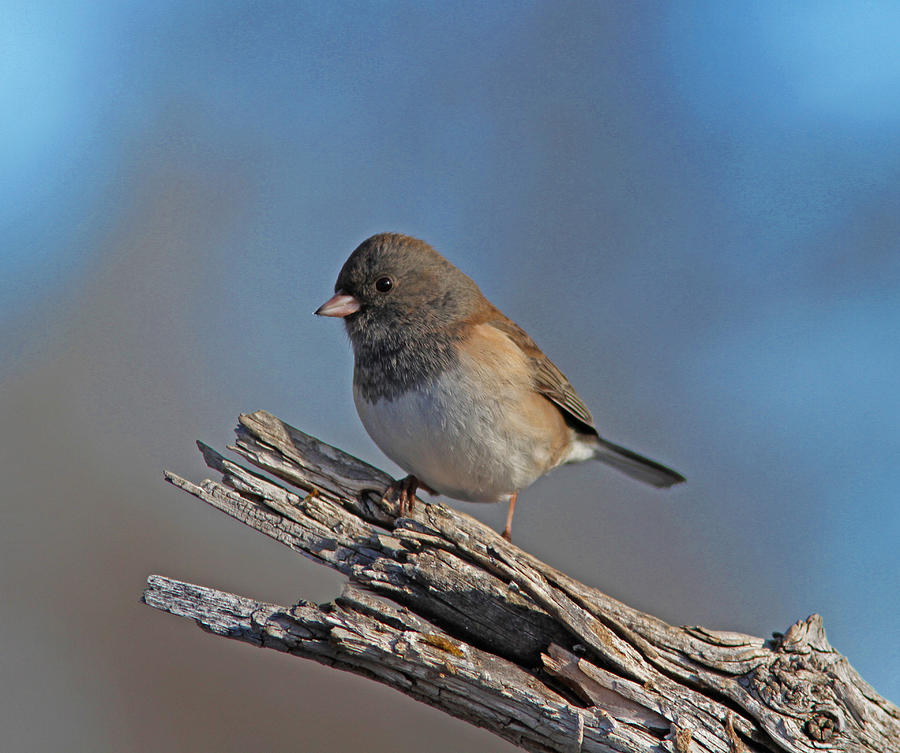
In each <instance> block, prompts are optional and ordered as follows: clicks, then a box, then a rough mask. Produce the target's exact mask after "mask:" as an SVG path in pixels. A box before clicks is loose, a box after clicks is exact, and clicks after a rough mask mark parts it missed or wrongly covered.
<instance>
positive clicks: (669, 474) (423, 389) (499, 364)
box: [316, 233, 684, 539]
mask: <svg viewBox="0 0 900 753" xmlns="http://www.w3.org/2000/svg"><path fill="white" fill-rule="evenodd" d="M334 289H335V295H334V297H333V298H331V299H330V300H329V301H327V302H326V303H324V304H323V305H322V306H321V307H320V308H319V309H318V310H317V311H316V313H317V314H319V315H321V316H337V317H343V319H344V323H345V324H346V326H347V333H348V335H349V336H350V342H351V343H352V345H353V353H354V356H355V368H354V371H353V398H354V401H355V402H356V410H357V411H358V413H359V417H360V418H361V419H362V422H363V425H364V426H365V427H366V431H368V432H369V435H370V436H371V437H372V439H374V440H375V443H376V444H377V445H378V446H379V447H380V448H381V449H382V450H383V451H384V453H385V454H386V455H387V456H388V457H389V458H391V459H392V460H393V461H394V462H395V463H397V464H398V465H399V466H401V467H402V468H404V469H405V470H406V471H407V472H409V474H410V475H409V476H407V477H406V478H405V479H403V480H402V481H399V482H396V483H395V485H394V486H393V487H392V488H391V490H389V493H393V494H397V493H399V499H400V503H401V507H404V506H411V505H412V500H413V499H414V498H415V493H416V489H417V488H424V489H426V490H427V491H430V492H432V493H440V494H446V495H447V496H448V497H454V498H456V499H463V500H469V501H472V502H501V501H507V500H508V501H509V503H510V504H509V513H508V515H507V519H506V528H505V529H504V531H503V536H504V537H506V538H507V539H508V538H509V537H510V529H511V526H512V517H513V510H514V509H515V503H516V496H517V495H518V493H519V492H520V491H521V490H522V489H524V488H525V487H526V486H529V485H530V484H531V483H532V482H533V481H535V480H536V479H537V478H538V477H540V476H542V475H543V474H545V473H547V472H548V471H549V470H551V469H552V468H556V467H557V466H559V465H562V464H563V463H574V462H577V461H581V460H589V459H596V460H601V461H603V462H604V463H606V464H608V465H611V466H613V467H614V468H617V469H618V470H620V471H623V472H624V473H627V474H628V475H629V476H632V477H633V478H636V479H638V480H639V481H644V482H646V483H648V484H652V485H653V486H657V487H665V486H671V485H672V484H677V483H679V482H681V481H684V477H683V476H682V475H680V474H679V473H676V472H675V471H673V470H671V469H670V468H666V467H665V466H664V465H660V464H659V463H657V462H655V461H653V460H649V459H648V458H645V457H642V456H641V455H638V454H637V453H634V452H632V451H631V450H627V449H625V448H624V447H620V446H619V445H616V444H613V443H612V442H608V441H607V440H605V439H602V438H601V437H600V436H599V435H598V434H597V430H596V429H595V428H594V422H593V419H592V418H591V414H590V412H589V411H588V409H587V408H586V407H585V405H584V403H583V402H582V401H581V398H579V397H578V395H577V394H576V393H575V390H574V389H573V388H572V385H571V384H569V380H568V379H566V378H565V376H563V373H562V372H561V371H560V370H559V369H558V368H557V367H556V366H555V365H554V364H553V362H552V361H551V360H550V359H549V358H547V356H545V355H544V354H543V353H542V352H541V350H540V348H538V346H537V345H535V344H534V341H533V340H532V339H531V338H530V337H529V336H528V335H527V334H526V333H525V331H524V330H523V329H522V328H521V327H519V326H518V325H517V324H515V323H514V322H513V321H511V320H510V319H508V318H507V317H506V316H504V315H503V314H502V313H501V312H500V311H499V310H498V309H497V308H496V307H495V306H494V305H493V304H491V302H490V301H488V300H487V298H485V297H484V296H483V295H482V294H481V291H480V290H479V289H478V286H477V285H476V284H475V283H474V282H473V281H472V280H471V279H470V278H469V277H467V276H466V275H465V274H463V273H462V272H460V271H459V270H458V269H457V268H456V267H455V266H453V265H452V264H451V263H450V262H449V261H447V260H446V259H445V258H444V257H443V256H441V255H440V254H439V253H438V252H437V251H435V250H434V249H433V248H432V247H431V246H429V245H428V244H427V243H425V242H424V241H420V240H418V239H416V238H410V237H409V236H406V235H398V234H395V233H382V234H379V235H373V236H372V237H371V238H369V239H368V240H366V241H363V242H362V243H361V244H360V245H359V247H358V248H357V249H356V250H355V251H354V252H353V253H352V254H351V255H350V258H349V259H347V261H346V262H345V264H344V266H343V268H342V269H341V272H340V275H338V279H337V283H336V284H335V286H334Z"/></svg>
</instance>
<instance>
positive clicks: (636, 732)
mask: <svg viewBox="0 0 900 753" xmlns="http://www.w3.org/2000/svg"><path fill="white" fill-rule="evenodd" d="M198 445H199V447H200V450H201V452H202V453H203V457H204V459H205V460H206V463H207V465H208V466H209V467H210V468H212V469H214V470H215V471H217V472H218V473H220V474H221V476H222V480H221V482H218V481H211V480H206V481H203V482H202V483H200V484H199V485H197V484H193V483H191V482H190V481H187V480H185V479H182V478H180V477H178V476H176V475H174V474H172V473H168V472H167V473H166V479H167V480H168V481H169V482H171V483H172V484H174V485H175V486H177V487H179V488H181V489H183V490H185V491H187V492H189V493H190V494H193V495H194V496H196V497H198V498H199V499H202V500H203V501H204V502H207V503H209V504H211V505H212V506H214V507H216V508H218V509H220V510H222V511H223V512H225V513H227V514H228V515H231V516H232V517H234V518H236V519H238V520H240V521H241V522H243V523H245V524H247V525H248V526H250V527H252V528H255V529H256V530H258V531H261V532H262V533H265V534H266V535H268V536H271V537H272V538H274V539H277V540H278V541H280V542H282V543H283V544H285V545H286V546H288V547H290V548H291V549H293V550H294V551H296V552H298V553H299V554H302V555H304V556H307V557H310V558H312V559H314V560H316V561H318V562H320V563H322V564H324V565H327V566H329V567H332V568H335V569H336V570H338V571H340V572H342V573H344V574H345V575H346V576H347V577H348V579H349V583H348V585H347V586H346V587H345V589H344V591H343V593H342V595H341V596H340V597H339V598H337V599H336V600H335V601H334V602H332V603H328V604H321V605H316V604H311V603H306V602H302V603H300V604H296V605H293V606H278V605H275V604H264V603H260V602H257V601H254V600H252V599H248V598H245V597H242V596H237V595H235V594H229V593H224V592H222V591H216V590H214V589H211V588H206V587H203V586H197V585H192V584H189V583H184V582H181V581H178V580H174V579H171V578H166V577H163V576H160V575H152V576H150V577H149V579H148V583H147V589H146V590H145V591H144V595H143V600H144V602H145V603H146V604H148V605H150V606H152V607H155V608H157V609H162V610H165V611H167V612H170V613H172V614H175V615H179V616H182V617H190V618H191V619H193V620H196V621H197V623H198V624H199V625H200V626H201V627H202V628H203V629H204V630H208V631H209V632H212V633H215V634H217V635H222V636H226V637H228V638H236V639H238V640H242V641H246V642H249V643H253V644H255V645H257V646H263V647H266V648H274V649H277V650H279V651H285V652H288V653H291V654H294V655H296V656H300V657H304V658H308V659H314V660H316V661H319V662H322V663H324V664H328V665H331V666H334V667H336V668H338V669H345V670H348V671H351V672H355V673H357V674H361V675H365V676H367V677H371V678H372V679H375V680H378V681H380V682H383V683H385V684H387V685H390V686H392V687H394V688H397V689H398V690H400V691H401V692H403V693H406V694H407V695H409V696H411V697H413V698H416V699H418V700H421V701H424V702H425V703H428V704H430V705H432V706H434V707H436V708H439V709H441V710H443V711H446V712H447V713H449V714H452V715H454V716H456V717H458V718H460V719H463V720H465V721H468V722H470V723H472V724H476V725H478V726H480V727H484V728H486V729H489V730H491V731H492V732H495V733H496V734H498V735H500V736H501V737H503V738H505V739H507V740H509V741H511V742H513V743H514V744H516V745H518V746H520V747H522V748H524V749H526V750H531V751H560V752H562V751H617V752H620V753H632V752H633V753H638V752H639V751H640V752H642V753H643V752H645V751H659V750H665V751H672V752H673V753H688V752H689V751H690V752H691V753H706V752H707V751H710V752H712V751H715V752H716V753H740V752H743V751H747V752H757V751H758V752H762V751H772V752H774V751H789V752H791V753H812V751H822V750H828V751H846V752H847V753H851V752H852V753H863V752H871V753H887V752H892V753H900V709H898V708H897V707H896V706H894V705H893V704H891V703H890V702H888V701H886V700H885V699H883V698H882V697H881V696H879V695H878V693H876V692H875V691H874V690H873V689H872V688H871V687H870V686H869V685H868V684H867V683H865V682H864V681H863V680H862V679H861V678H860V677H859V675H858V674H857V673H856V671H855V670H854V669H853V668H852V667H851V666H850V664H849V662H848V661H847V660H846V659H845V658H844V657H843V656H841V655H840V654H839V653H837V652H836V651H835V650H834V649H833V648H831V646H830V645H829V644H828V641H827V640H826V638H825V631H824V629H823V627H822V621H821V619H820V618H819V616H818V615H813V616H811V617H809V618H808V619H806V620H801V621H799V622H797V623H795V624H794V625H793V626H791V628H790V629H789V630H788V631H787V632H786V633H785V634H783V635H781V634H775V637H774V638H773V639H770V640H764V639H762V638H754V637H752V636H748V635H741V634H739V633H730V632H721V631H714V630H707V629H705V628H701V627H675V626H672V625H668V624H666V623H665V622H663V621H662V620H659V619H657V618H655V617H652V616H651V615H648V614H645V613H643V612H639V611H638V610H636V609H632V608H631V607H629V606H627V605H625V604H622V603H621V602H618V601H616V600H615V599H612V598H610V597H609V596H606V595H605V594H603V593H601V592H599V591H597V590H596V589H593V588H591V587H589V586H586V585H584V584H582V583H579V582H578V581H576V580H574V579H572V578H570V577H569V576H567V575H565V574H564V573H561V572H559V571H558V570H555V569H554V568H552V567H550V566H548V565H546V564H544V563H543V562H540V561H539V560H537V559H535V558H534V557H532V556H530V555H529V554H527V553H526V552H523V551H522V550H520V549H519V548H517V547H516V546H514V545H513V544H510V543H509V542H507V541H505V540H504V539H503V538H501V537H500V536H499V535H498V534H497V533H495V532H494V531H493V530H491V529H490V528H488V527H486V526H484V525H483V524H482V523H480V522H478V521H477V520H475V519H474V518H471V517H470V516H468V515H465V514H464V513H461V512H457V511H456V510H453V509H450V508H447V507H444V506H442V505H435V504H426V503H424V502H422V501H417V504H416V507H415V510H414V511H413V512H412V513H411V514H409V515H408V516H407V517H400V516H399V511H398V510H397V509H396V508H395V506H393V505H391V504H390V503H387V502H382V501H381V496H382V493H383V492H384V490H385V489H386V488H387V486H388V484H390V482H391V480H392V479H391V478H390V477H389V476H388V475H386V474H385V473H383V472H382V471H380V470H378V469H377V468H374V467H372V466H370V465H368V464H366V463H363V462H362V461H360V460H357V459H356V458H354V457H352V456H350V455H347V454H346V453H344V452H342V451H341V450H339V449H337V448H334V447H331V446H330V445H327V444H325V443H323V442H320V441H319V440H317V439H315V438H314V437H310V436H308V435H306V434H304V433H303V432H301V431H298V430H297V429H294V428H293V427H291V426H289V425H287V424H285V423H283V422H282V421H280V420H279V419H278V418H276V417H275V416H273V415H271V414H269V413H266V412H264V411H258V412H256V413H252V414H248V415H242V416H241V417H240V424H239V426H238V428H237V443H236V445H234V446H233V447H230V448H229V449H231V450H233V451H234V452H236V453H237V454H238V455H240V456H242V457H243V458H244V459H245V460H246V461H248V462H249V463H250V464H251V465H253V466H255V467H256V468H257V469H259V470H260V471H263V472H265V473H260V472H259V471H255V470H250V469H249V468H247V467H244V466H242V465H239V464H237V463H235V462H233V461H231V460H228V459H227V458H225V457H224V456H222V455H220V454H219V453H218V452H216V451H215V450H213V449H212V448H210V447H208V446H206V445H204V444H202V443H199V442H198ZM267 474H268V475H267Z"/></svg>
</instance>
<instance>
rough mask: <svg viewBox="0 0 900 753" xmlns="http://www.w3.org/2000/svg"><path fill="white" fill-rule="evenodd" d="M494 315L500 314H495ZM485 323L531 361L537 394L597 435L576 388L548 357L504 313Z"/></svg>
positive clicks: (592, 421) (589, 413)
mask: <svg viewBox="0 0 900 753" xmlns="http://www.w3.org/2000/svg"><path fill="white" fill-rule="evenodd" d="M497 313H498V314H499V313H500V312H499V311H498V312H497ZM485 323H486V324H488V325H490V326H492V327H494V328H495V329H498V330H500V331H501V332H503V333H504V334H505V335H507V336H508V337H509V338H510V339H511V340H512V341H513V342H514V343H515V344H516V346H517V347H518V348H519V349H520V350H521V351H522V352H523V353H525V355H526V356H527V357H528V359H529V361H530V362H531V369H532V377H533V379H534V386H535V389H536V390H537V391H538V392H540V393H541V394H542V395H543V396H544V397H546V398H547V399H548V400H550V401H552V402H553V403H554V404H555V405H556V406H557V407H558V408H559V409H560V410H562V411H563V412H564V413H566V414H568V415H569V416H570V417H571V418H573V419H575V420H576V422H578V423H579V424H583V425H584V427H585V428H586V429H587V430H588V431H590V432H591V433H593V434H596V433H597V430H596V429H595V428H594V419H593V417H592V416H591V412H590V411H589V410H588V409H587V406H586V405H585V404H584V403H583V402H582V401H581V398H580V397H578V393H577V392H575V388H574V387H573V386H572V385H571V384H570V383H569V380H568V379H566V377H565V375H564V374H563V373H562V372H561V371H560V370H559V368H557V366H556V364H555V363H553V361H551V360H550V359H549V358H547V356H546V355H545V354H544V352H543V351H542V350H541V349H540V348H539V347H538V346H537V345H536V344H535V342H534V340H532V339H531V338H530V337H529V336H528V333H527V332H526V331H525V330H524V329H522V328H521V327H520V326H519V325H518V324H516V323H515V322H513V321H512V320H510V319H508V318H507V317H506V316H504V315H503V314H500V316H499V317H497V318H492V319H489V320H488V321H487V322H485Z"/></svg>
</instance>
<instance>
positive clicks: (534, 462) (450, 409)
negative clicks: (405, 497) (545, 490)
mask: <svg viewBox="0 0 900 753" xmlns="http://www.w3.org/2000/svg"><path fill="white" fill-rule="evenodd" d="M465 374H466V370H465V369H463V370H459V369H457V370H456V371H455V372H454V373H452V374H449V373H448V374H444V375H443V376H441V377H439V378H438V379H437V380H435V381H434V382H432V383H431V384H430V385H429V386H428V387H427V388H422V389H419V390H411V391H409V392H407V393H405V394H404V395H402V396H400V397H398V398H395V399H394V400H390V401H389V400H385V399H381V400H378V401H377V402H375V403H369V402H367V401H366V400H365V399H364V398H363V397H362V396H361V395H360V394H359V393H358V392H357V391H356V390H355V389H354V394H353V397H354V401H355V402H356V410H357V411H358V413H359V417H360V419H362V422H363V425H364V426H365V427H366V431H368V432H369V435H370V436H371V437H372V439H374V440H375V443H376V444H377V445H378V446H379V447H380V448H381V450H382V451H383V452H384V453H385V455H387V456H388V457H389V458H391V460H393V461H394V462H395V463H397V465H399V466H400V467H402V468H403V469H405V470H406V471H407V472H408V473H412V474H413V475H415V476H416V477H417V478H418V479H420V480H421V481H423V482H424V483H425V484H427V485H428V486H430V487H431V488H432V489H434V490H435V491H436V492H440V493H441V494H446V495H447V496H448V497H454V498H455V499H464V500H469V501H471V502H500V501H504V500H508V499H509V498H510V496H512V495H513V494H514V493H515V492H517V491H519V490H520V489H523V488H525V487H526V486H528V485H529V484H531V483H532V482H533V481H534V480H535V479H536V478H537V477H538V476H540V475H542V474H543V473H545V472H546V471H547V470H549V468H550V467H552V466H553V465H555V463H554V462H553V461H552V459H551V457H550V455H551V449H550V447H549V446H548V444H547V442H545V441H542V440H541V439H540V438H535V437H534V436H529V435H528V432H523V431H521V430H520V429H518V428H517V427H516V426H515V422H513V421H510V420H509V418H510V416H512V415H514V414H515V413H516V411H515V405H514V403H513V402H512V397H511V395H509V394H504V390H503V389H498V390H495V391H494V392H492V393H490V394H485V390H484V389H483V388H482V389H477V390H475V394H480V395H481V396H482V398H481V399H479V400H477V401H475V400H472V399H469V398H467V397H466V395H467V394H468V393H469V389H467V388H466V387H465V385H464V384H461V381H462V380H465V379H466V376H465ZM470 386H471V387H474V385H470ZM504 416H505V417H506V419H507V420H505V421H504V420H503V418H504Z"/></svg>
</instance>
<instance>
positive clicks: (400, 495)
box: [381, 474, 436, 516]
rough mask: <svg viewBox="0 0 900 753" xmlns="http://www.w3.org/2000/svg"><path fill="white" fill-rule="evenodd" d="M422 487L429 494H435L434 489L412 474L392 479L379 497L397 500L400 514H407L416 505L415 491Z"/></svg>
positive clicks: (388, 500) (390, 500)
mask: <svg viewBox="0 0 900 753" xmlns="http://www.w3.org/2000/svg"><path fill="white" fill-rule="evenodd" d="M419 489H423V490H425V491H426V492H428V493H429V494H435V493H436V492H435V491H434V489H432V488H431V487H429V486H428V485H427V484H423V483H422V482H421V481H419V479H417V478H416V477H415V476H413V475H412V474H409V476H407V477H406V478H401V479H400V480H399V481H394V482H393V483H392V484H391V485H390V486H389V487H388V488H387V489H386V490H385V492H384V494H383V495H382V497H381V501H382V502H397V503H398V504H399V505H400V515H401V516H402V515H409V513H411V512H412V511H413V509H414V508H415V505H416V491H417V490H419Z"/></svg>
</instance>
